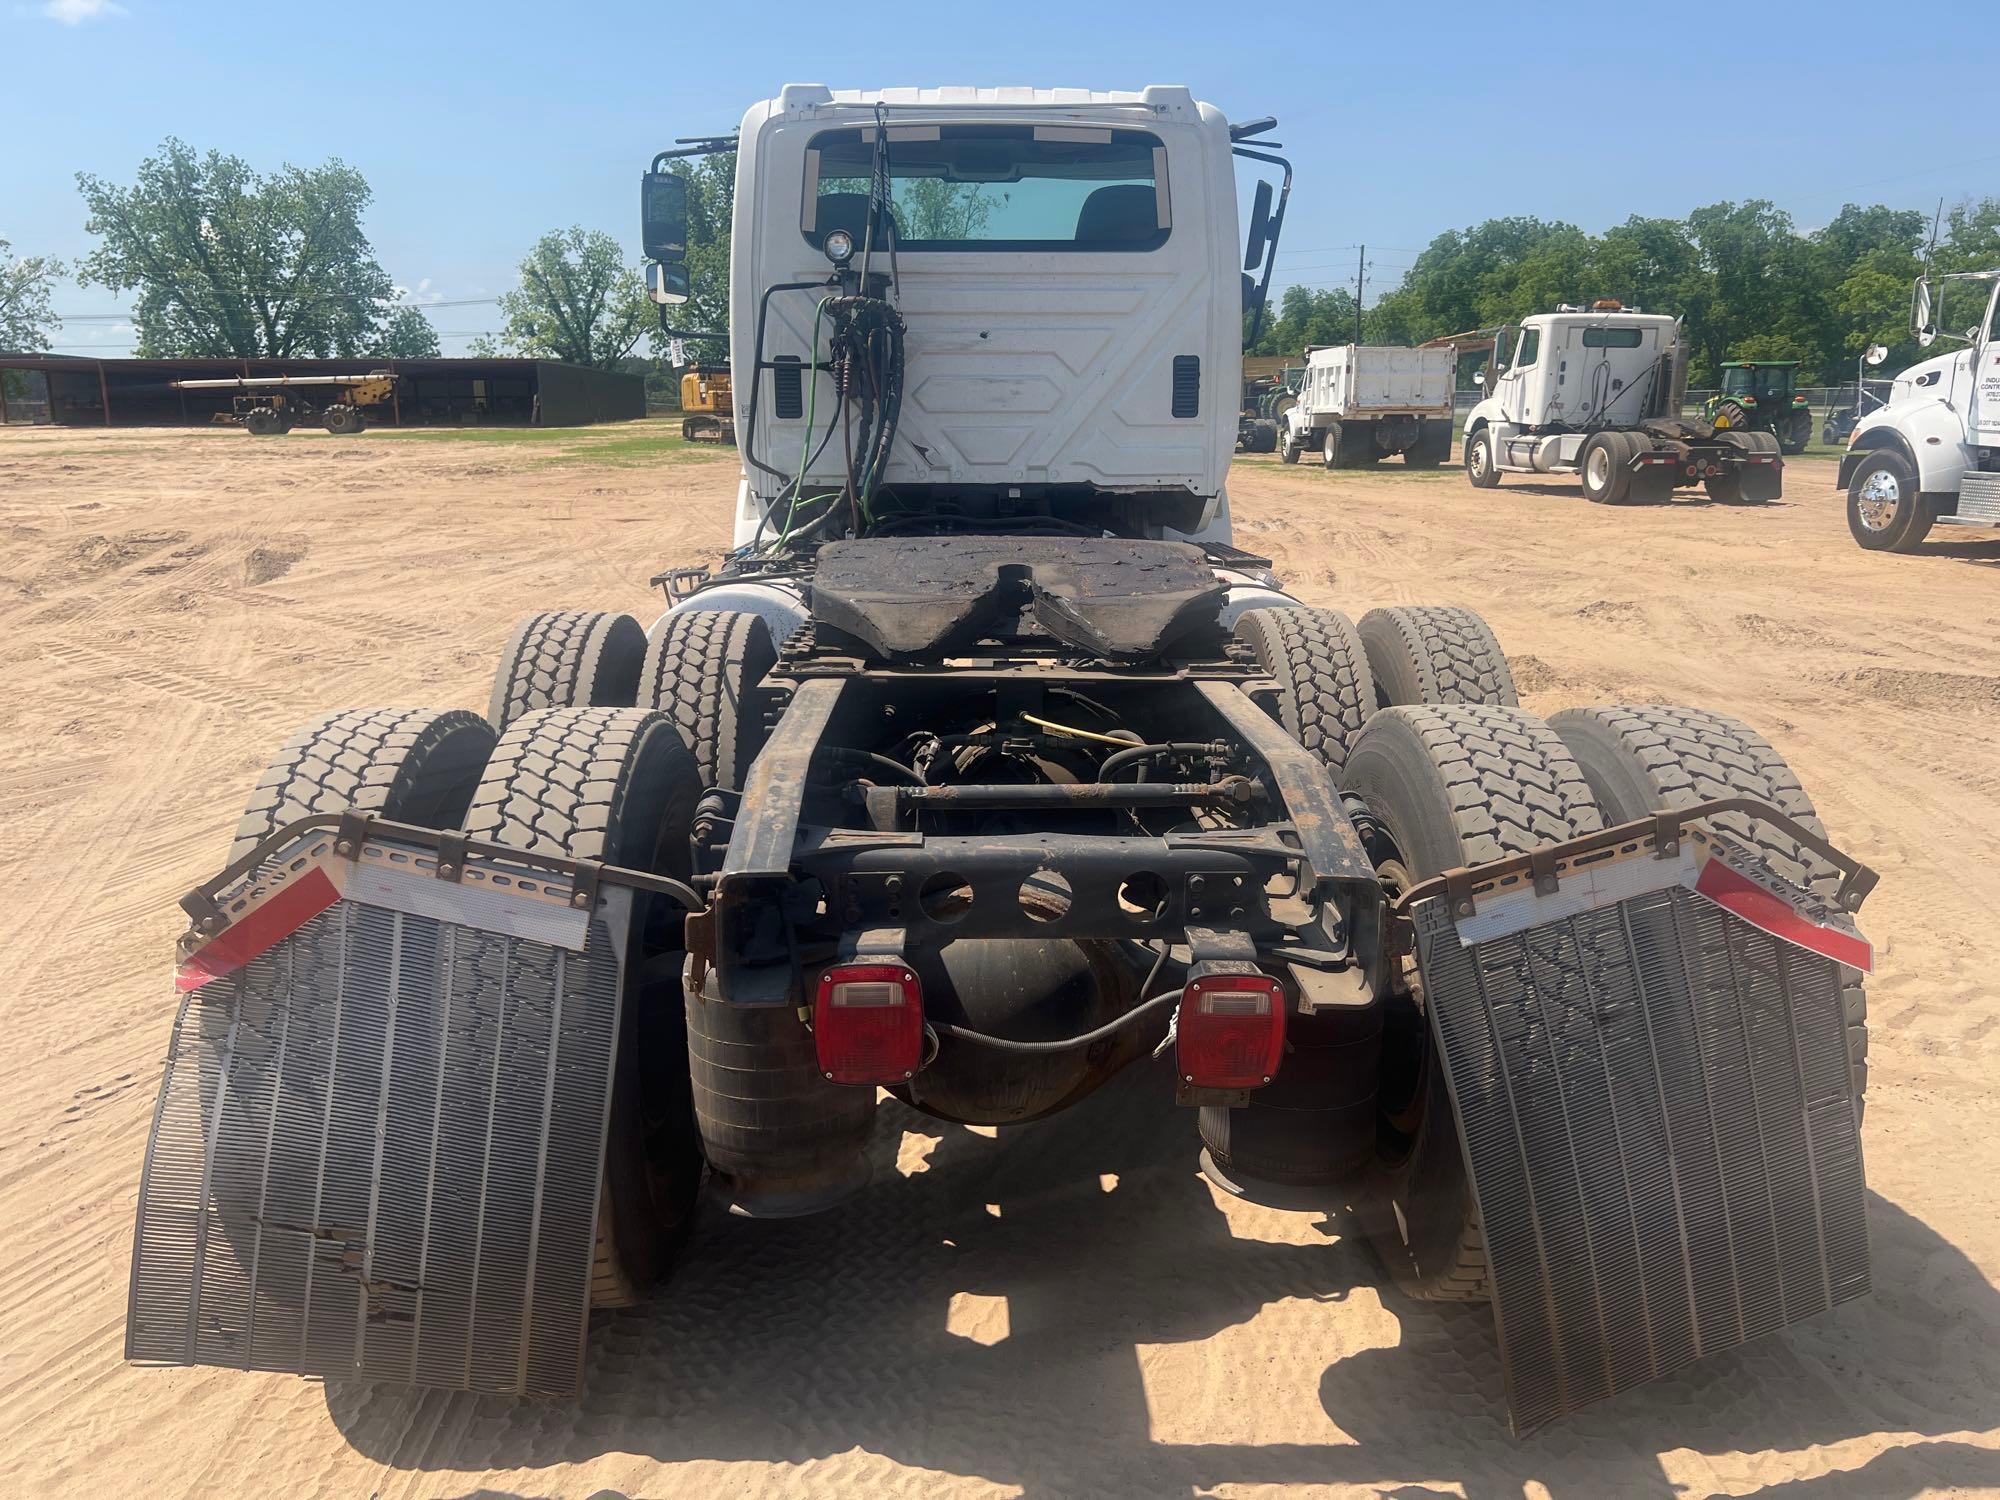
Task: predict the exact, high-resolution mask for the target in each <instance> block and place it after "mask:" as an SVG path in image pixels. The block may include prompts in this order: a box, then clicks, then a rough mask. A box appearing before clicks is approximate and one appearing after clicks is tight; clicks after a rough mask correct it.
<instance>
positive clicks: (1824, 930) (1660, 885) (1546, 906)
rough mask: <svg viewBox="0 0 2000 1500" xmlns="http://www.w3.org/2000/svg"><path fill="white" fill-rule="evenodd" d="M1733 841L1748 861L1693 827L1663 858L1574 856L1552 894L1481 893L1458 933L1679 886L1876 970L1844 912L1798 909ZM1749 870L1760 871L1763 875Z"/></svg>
mask: <svg viewBox="0 0 2000 1500" xmlns="http://www.w3.org/2000/svg"><path fill="white" fill-rule="evenodd" d="M1731 847H1732V850H1734V853H1735V855H1736V858H1737V859H1740V860H1742V861H1743V862H1744V864H1743V867H1739V866H1738V865H1737V864H1736V863H1734V862H1733V861H1732V859H1731V857H1730V856H1729V855H1727V854H1724V853H1723V852H1722V850H1721V848H1720V847H1719V846H1718V845H1717V844H1716V843H1715V842H1713V841H1712V839H1711V838H1710V837H1709V836H1708V835H1706V834H1704V832H1703V831H1702V830H1700V829H1698V828H1691V829H1689V830H1688V831H1687V835H1686V837H1684V838H1683V840H1682V841H1681V847H1680V849H1679V850H1678V851H1677V852H1676V853H1675V854H1674V855H1673V856H1670V857H1669V858H1666V859H1655V858H1654V857H1653V855H1652V854H1651V852H1650V851H1640V852H1637V853H1632V854H1622V855H1619V856H1617V857H1614V858H1610V859H1605V860H1601V861H1598V862H1596V863H1593V864H1573V865H1570V866H1569V867H1568V868H1566V869H1565V870H1563V871H1562V872H1561V874H1560V876H1559V878H1558V880H1557V883H1556V889H1555V890H1554V891H1552V892H1550V893H1549V894H1547V895H1542V894H1540V893H1538V892H1537V891H1536V890H1535V889H1534V887H1533V886H1532V885H1529V884H1526V883H1525V882H1524V883H1522V884H1521V885H1519V886H1517V887H1515V888H1514V889H1512V890H1503V891H1497V892H1482V893H1477V894H1476V896H1475V899H1476V902H1477V906H1478V909H1477V911H1475V912H1474V913H1473V914H1472V915H1471V916H1467V917H1460V918H1459V919H1458V922H1457V924H1456V926H1457V932H1458V940H1459V942H1460V943H1461V944H1462V945H1464V946H1465V947H1468V948H1469V947H1472V946H1473V945H1474V944H1476V943H1486V942H1491V941H1492V940H1493V939H1495V938H1502V937H1509V936H1511V935H1513V934H1514V933H1517V932H1521V931H1524V930H1525V929H1527V928H1530V927H1537V926H1540V925H1541V924H1542V923H1545V922H1560V921H1564V920H1566V919H1568V918H1570V917H1574V916H1576V915H1578V914H1579V913H1582V912H1587V911H1596V910H1598V909H1600V908H1602V907H1606V906H1615V905H1616V904H1617V903H1619V902H1620V901H1626V900H1630V899H1631V898H1633V897H1635V896H1642V895H1645V894H1646V893H1647V892H1649V891H1659V890H1666V889H1667V888H1669V887H1671V886H1681V887H1684V888H1685V889H1687V890H1691V891H1693V892H1694V893H1695V894H1696V895H1698V896H1704V897H1706V898H1707V899H1708V900H1710V901H1713V902H1715V904H1716V905H1718V906H1720V907H1722V908H1723V909H1724V910H1726V911H1730V912H1733V913H1734V914H1735V915H1737V916H1739V917H1741V918H1742V919H1743V920H1744V921H1746V922H1748V923H1749V924H1750V925H1751V926H1752V927H1755V928H1757V929H1758V930H1759V931H1760V932H1768V933H1770V934H1771V936H1772V937H1775V938H1780V939H1782V940H1783V941H1785V942H1788V943H1792V944H1795V945H1796V946H1798V947H1800V948H1804V949H1805V950H1806V951H1807V952H1809V953H1817V954H1819V955H1821V956H1822V957H1824V958H1831V959H1834V960H1836V961H1837V962H1840V963H1843V964H1846V965H1847V966H1848V967H1850V968H1854V969H1859V970H1861V971H1862V972H1863V973H1864V974H1872V973H1873V972H1874V970H1875V954H1874V949H1873V947H1872V946H1871V945H1870V944H1869V942H1868V939H1867V938H1865V937H1863V936H1862V935H1861V934H1860V933H1859V932H1857V931H1854V930H1853V928H1852V926H1851V925H1850V924H1848V923H1847V922H1846V919H1845V918H1841V917H1837V916H1836V917H1835V919H1834V920H1833V921H1821V920H1818V919H1816V918H1815V917H1814V916H1813V915H1811V914H1810V913H1809V912H1808V911H1806V910H1803V909H1801V907H1800V906H1799V904H1798V902H1797V901H1796V900H1794V899H1792V897H1791V896H1789V895H1788V894H1787V890H1788V888H1787V887H1786V886H1785V885H1784V883H1783V882H1782V881H1779V880H1778V879H1777V877H1776V876H1775V875H1772V874H1771V872H1769V871H1768V870H1765V869H1763V866H1762V862H1761V861H1758V860H1757V859H1756V856H1755V855H1753V854H1751V853H1750V852H1749V851H1748V850H1735V849H1734V846H1731ZM1752 871H1761V872H1762V877H1763V878H1762V879H1759V878H1758V877H1757V875H1756V874H1753V873H1751V872H1752ZM1800 899H1807V898H1804V897H1800Z"/></svg>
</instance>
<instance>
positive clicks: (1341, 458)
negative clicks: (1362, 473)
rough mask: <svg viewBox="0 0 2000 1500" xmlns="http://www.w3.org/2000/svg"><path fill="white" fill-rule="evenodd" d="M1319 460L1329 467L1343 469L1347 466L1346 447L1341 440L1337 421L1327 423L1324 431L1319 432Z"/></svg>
mask: <svg viewBox="0 0 2000 1500" xmlns="http://www.w3.org/2000/svg"><path fill="white" fill-rule="evenodd" d="M1319 461H1320V462H1321V463H1322V464H1324V465H1325V466H1326V467H1327V468H1329V469H1344V468H1346V467H1347V462H1348V460H1347V448H1346V445H1345V444H1344V443H1342V442H1341V438H1340V424H1339V423H1338V422H1330V423H1328V424H1327V428H1326V431H1325V432H1324V433H1323V434H1321V437H1320V448H1319Z"/></svg>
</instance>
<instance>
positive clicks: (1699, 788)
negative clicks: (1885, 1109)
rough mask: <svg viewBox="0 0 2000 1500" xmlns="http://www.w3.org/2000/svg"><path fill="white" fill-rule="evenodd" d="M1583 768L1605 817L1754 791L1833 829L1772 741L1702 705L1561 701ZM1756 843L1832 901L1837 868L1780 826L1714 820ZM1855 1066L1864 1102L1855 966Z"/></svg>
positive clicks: (1845, 982)
mask: <svg viewBox="0 0 2000 1500" xmlns="http://www.w3.org/2000/svg"><path fill="white" fill-rule="evenodd" d="M1549 727H1550V728H1551V729H1553V730H1555V732H1556V733H1557V734H1558V735H1560V736H1561V737H1562V741H1563V743H1564V744H1566V745H1568V746H1569V749H1570V753H1571V754H1572V755H1574V756H1575V757H1576V761H1577V764H1578V765H1579V766H1581V767H1582V768H1583V775H1584V779H1585V780H1586V781H1588V782H1589V783H1590V790H1591V793H1592V795H1593V796H1595V797H1596V798H1597V803H1598V806H1599V807H1600V808H1602V809H1603V812H1604V816H1605V819H1606V821H1607V822H1610V823H1614V824H1615V823H1627V822H1630V821H1632V820H1633V819H1634V818H1643V817H1645V816H1646V815H1647V814H1648V813H1651V812H1658V811H1669V810H1672V809H1674V808H1677V807H1692V806H1694V804H1696V803H1697V802H1707V801H1711V800H1713V799H1715V798H1718V797H1754V798H1755V799H1756V800H1757V801H1759V802H1768V803H1769V804H1770V805H1771V806H1773V807H1775V808H1777V809H1778V811H1780V812H1782V813H1784V814H1785V815H1786V816H1788V817H1790V818H1793V819H1795V820H1796V821H1797V822H1799V823H1802V824H1804V825H1805V827H1806V828H1808V829H1810V830H1811V831H1812V832H1814V833H1816V834H1818V835H1819V836H1820V837H1822V838H1824V837H1826V827H1825V825H1824V824H1822V823H1821V822H1820V819H1819V814H1818V813H1817V812H1815V811H1814V810H1813V805H1812V799H1811V798H1810V797H1808V796H1807V795H1806V791H1805V788H1804V787H1803V786H1802V785H1800V783H1799V778H1798V776H1797V774H1796V773H1795V772H1794V771H1793V770H1792V768H1791V767H1790V766H1789V765H1787V764H1786V763H1785V759H1784V757H1783V756H1782V755H1780V754H1779V753H1778V752H1777V750H1776V749H1775V748H1773V747H1772V745H1771V742H1770V741H1769V740H1767V739H1765V738H1764V737H1763V736H1762V735H1761V734H1759V733H1757V731H1756V730H1754V729H1752V728H1751V727H1750V726H1749V725H1748V724H1745V723H1744V722H1743V721H1742V720H1740V719H1733V718H1731V717H1730V716H1729V715H1727V714H1719V713H1715V712H1713V711H1711V710H1709V709H1704V708H1671V707H1663V706H1659V705H1641V706H1636V707H1635V706H1620V707H1615V708H1571V709H1564V710H1563V711H1562V712H1561V713H1558V714H1556V715H1554V716H1553V717H1552V718H1550V720H1549ZM1713 822H1714V824H1715V827H1716V828H1717V829H1718V830H1719V831H1720V832H1722V833H1725V834H1727V835H1728V836H1729V837H1731V838H1733V839H1735V840H1737V841H1738V842H1739V843H1742V844H1746V845H1748V846H1750V847H1751V848H1753V849H1755V850H1756V851H1757V852H1758V853H1759V854H1760V855H1762V856H1763V857H1764V858H1765V859H1766V860H1768V861H1769V862H1770V865H1771V868H1772V869H1774V870H1776V871H1777V872H1778V874H1780V875H1782V876H1783V877H1784V878H1785V879H1787V880H1790V881H1793V882H1794V883H1796V884H1798V885H1801V886H1804V887H1805V888H1806V889H1808V890H1810V891H1813V892H1814V893H1815V894H1817V895H1820V896H1823V897H1825V898H1826V899H1827V900H1829V901H1831V900H1832V898H1833V895H1834V893H1835V892H1836V891H1838V890H1839V889H1840V880H1841V876H1840V872H1839V871H1838V870H1836V869H1835V868H1834V867H1833V866H1832V865H1830V864H1828V863H1827V861H1826V860H1825V859H1824V858H1823V857H1822V856H1820V855H1819V854H1817V853H1815V852H1814V851H1813V850H1811V849H1808V848H1807V847H1806V846H1805V845H1803V844H1801V843H1799V842H1798V840H1796V839H1794V838H1792V837H1791V836H1790V835H1789V834H1787V833H1786V832H1785V831H1784V830H1783V829H1781V828H1776V827H1773V826H1772V825H1771V824H1769V823H1762V822H1758V821H1757V820H1755V819H1753V818H1750V817H1747V816H1745V815H1744V814H1742V813H1724V814H1723V815H1722V816H1721V817H1719V818H1716V819H1714V820H1713ZM1840 998H1841V1011H1842V1014H1843V1016H1844V1018H1845V1020H1846V1023H1847V1061H1848V1071H1849V1073H1850V1074H1851V1075H1852V1078H1853V1083H1854V1099H1855V1105H1856V1108H1857V1109H1859V1107H1860V1104H1861V1100H1862V1097H1863V1095H1865V1094H1866V1092H1867V1089H1868V995H1867V992H1866V990H1865V989H1864V987H1863V984H1862V978H1861V974H1860V972H1859V971H1858V970H1855V969H1849V968H1846V967H1843V968H1842V969H1841V989H1840Z"/></svg>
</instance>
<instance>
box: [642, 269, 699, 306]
mask: <svg viewBox="0 0 2000 1500" xmlns="http://www.w3.org/2000/svg"><path fill="white" fill-rule="evenodd" d="M646 295H647V296H648V297H651V298H652V299H653V300H654V301H655V302H657V303H659V304H660V306H662V307H679V306H680V305H681V304H682V303H683V302H685V301H687V299H688V297H689V295H690V289H689V286H688V268H687V267H686V266H684V265H669V264H667V263H666V262H665V261H657V260H656V261H652V262H650V263H648V265H647V266H646Z"/></svg>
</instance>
